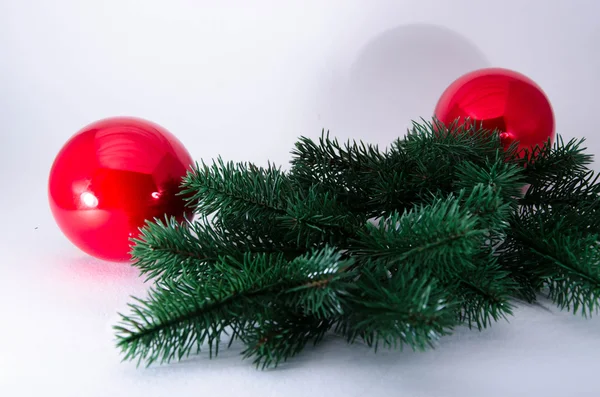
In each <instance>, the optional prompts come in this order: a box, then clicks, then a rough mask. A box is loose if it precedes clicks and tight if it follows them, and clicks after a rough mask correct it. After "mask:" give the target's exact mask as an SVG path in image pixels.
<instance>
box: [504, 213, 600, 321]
mask: <svg viewBox="0 0 600 397" xmlns="http://www.w3.org/2000/svg"><path fill="white" fill-rule="evenodd" d="M511 238H512V241H510V243H509V244H510V245H509V246H508V248H507V249H506V250H507V251H509V250H510V251H509V254H510V256H509V258H511V259H512V261H511V262H509V263H508V266H510V265H511V264H512V265H513V266H514V267H515V268H512V269H510V270H511V271H512V272H513V274H515V273H516V274H518V275H519V277H520V278H521V279H523V280H524V281H525V282H524V284H525V285H526V286H529V287H530V288H531V289H532V290H534V291H535V292H539V291H541V290H543V289H544V288H545V287H548V288H549V296H550V298H551V299H552V300H553V301H554V302H555V303H556V304H557V305H558V306H559V307H560V308H562V309H567V310H572V311H573V312H574V313H577V312H580V313H582V314H583V315H591V314H592V313H593V312H595V311H597V310H598V305H599V303H600V300H599V298H600V247H599V246H598V235H596V234H590V233H588V232H586V231H580V230H578V229H576V228H571V227H568V225H566V224H565V222H564V221H563V220H562V219H561V218H560V217H558V216H557V215H556V214H552V213H547V212H543V211H538V212H536V213H525V214H524V215H521V217H519V218H516V219H515V220H514V221H513V223H512V231H511ZM517 266H518V267H517Z"/></svg>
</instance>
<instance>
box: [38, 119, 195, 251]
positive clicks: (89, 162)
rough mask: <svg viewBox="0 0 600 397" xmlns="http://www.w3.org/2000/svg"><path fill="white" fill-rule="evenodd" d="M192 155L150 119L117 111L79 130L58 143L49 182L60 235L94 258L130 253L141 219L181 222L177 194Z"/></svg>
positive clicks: (183, 211)
mask: <svg viewBox="0 0 600 397" xmlns="http://www.w3.org/2000/svg"><path fill="white" fill-rule="evenodd" d="M191 165H192V158H191V156H190V154H189V153H188V152H187V150H186V149H185V147H184V146H183V145H182V144H181V142H180V141H179V140H178V139H177V138H175V136H173V135H172V134H171V133H169V132H168V131H167V130H165V129H164V128H162V127H161V126H159V125H157V124H154V123H152V122H149V121H146V120H142V119H137V118H131V117H115V118H109V119H104V120H100V121H97V122H95V123H92V124H90V125H88V126H86V127H84V128H83V129H81V130H80V131H79V132H77V133H76V134H75V135H74V136H73V137H72V138H71V139H70V140H69V141H68V142H67V143H66V144H65V145H64V146H63V147H62V149H61V150H60V152H59V153H58V155H57V156H56V159H55V161H54V164H53V165H52V169H51V171H50V179H49V186H48V195H49V200H50V208H51V210H52V214H53V216H54V218H55V219H56V222H57V224H58V226H59V227H60V229H61V230H62V232H63V233H64V234H65V236H66V237H67V238H68V239H69V240H70V241H71V242H72V243H73V244H75V245H76V246H77V247H79V248H80V249H81V250H83V251H84V252H86V253H88V254H89V255H92V256H94V257H97V258H100V259H104V260H110V261H126V260H128V259H129V258H130V250H131V247H130V245H131V241H130V239H131V238H132V237H137V236H138V234H139V228H140V227H141V226H143V225H144V224H145V222H146V220H153V219H154V218H164V217H165V215H168V216H175V217H177V218H178V219H180V220H181V221H183V219H184V217H185V216H186V208H185V202H184V200H183V198H182V197H181V196H180V195H179V192H180V184H181V179H182V177H183V176H184V175H185V174H186V172H187V171H188V170H189V169H190V167H191Z"/></svg>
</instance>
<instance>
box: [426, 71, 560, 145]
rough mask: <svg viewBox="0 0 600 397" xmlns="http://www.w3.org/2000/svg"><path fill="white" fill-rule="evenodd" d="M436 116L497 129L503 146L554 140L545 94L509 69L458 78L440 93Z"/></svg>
mask: <svg viewBox="0 0 600 397" xmlns="http://www.w3.org/2000/svg"><path fill="white" fill-rule="evenodd" d="M435 117H436V118H437V119H438V120H439V121H441V122H443V123H445V124H446V125H449V124H451V123H453V122H455V121H457V122H458V123H459V124H460V123H464V122H465V121H466V122H468V123H471V122H474V123H476V124H477V125H483V127H484V128H486V129H490V130H494V129H497V130H499V131H501V132H500V137H501V139H502V143H503V145H504V146H505V148H506V147H508V146H510V145H511V144H512V143H514V142H515V141H518V150H519V151H521V150H522V149H531V148H533V147H535V146H536V145H539V146H543V145H544V144H545V143H546V142H547V141H548V139H550V140H551V141H554V135H555V133H554V128H555V127H554V113H553V111H552V106H551V105H550V101H549V100H548V98H547V97H546V94H544V92H543V91H542V89H541V88H540V87H539V86H538V85H537V84H536V83H535V82H534V81H533V80H531V79H530V78H528V77H526V76H524V75H522V74H520V73H517V72H514V71H512V70H508V69H502V68H486V69H480V70H476V71H473V72H471V73H467V74H465V75H464V76H462V77H459V78H458V79H457V80H455V81H454V82H453V83H452V84H450V86H449V87H448V88H447V89H446V90H445V91H444V93H443V94H442V96H441V98H440V100H439V101H438V103H437V106H436V108H435ZM467 119H468V120H467Z"/></svg>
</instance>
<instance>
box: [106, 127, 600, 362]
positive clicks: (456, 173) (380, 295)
mask: <svg viewBox="0 0 600 397" xmlns="http://www.w3.org/2000/svg"><path fill="white" fill-rule="evenodd" d="M583 142H584V141H583V140H579V141H578V140H571V141H568V142H565V141H564V140H563V139H562V138H561V137H560V136H559V137H557V139H556V141H555V142H554V143H551V142H547V143H546V144H545V145H544V146H542V147H536V148H533V149H532V150H529V151H525V152H517V149H516V147H517V146H516V144H515V145H513V146H511V147H509V148H505V147H503V145H502V143H501V141H500V137H499V134H498V133H497V132H496V131H488V130H485V129H483V128H481V127H480V126H477V125H475V124H470V125H469V126H464V125H459V124H452V125H449V126H446V125H443V124H441V123H438V122H437V121H433V122H425V121H423V122H421V123H414V125H413V127H412V128H411V130H410V131H409V132H408V133H407V135H406V136H404V137H403V138H399V139H397V140H395V141H394V142H392V143H391V145H390V147H389V148H386V149H385V150H382V149H379V148H378V147H377V146H375V145H370V144H366V143H363V142H358V143H357V142H346V143H344V144H341V143H340V142H338V141H337V140H336V139H333V138H331V137H330V136H329V133H325V132H323V134H322V135H321V137H320V138H318V139H317V140H313V139H311V138H308V137H301V138H300V139H299V140H298V142H297V144H296V145H295V148H294V149H293V150H292V160H291V167H290V170H289V171H283V170H282V169H281V168H279V167H275V166H274V165H272V164H269V165H268V166H267V167H264V168H263V167H258V166H256V165H253V164H250V163H233V162H225V161H224V160H222V159H220V158H219V159H217V160H216V161H214V162H213V163H212V164H205V163H202V164H196V166H195V167H194V168H193V169H192V170H190V172H189V173H188V174H187V175H186V177H185V178H184V179H183V181H182V192H181V194H182V195H183V196H184V197H185V198H186V200H187V203H188V207H189V209H190V210H191V211H193V212H194V214H195V215H196V217H195V219H194V220H187V221H185V222H184V223H180V222H178V221H176V220H175V219H173V218H165V219H156V220H154V221H152V222H148V223H147V225H146V226H145V227H144V228H143V229H142V232H141V234H140V236H139V237H137V238H136V239H134V240H133V243H134V245H133V249H132V257H133V265H134V266H136V267H137V268H138V269H140V272H141V274H142V275H143V276H145V277H146V278H147V280H149V281H151V282H153V283H154V284H153V287H152V288H151V289H150V291H149V294H148V296H147V297H145V298H141V299H139V298H136V299H135V300H134V302H132V303H131V304H130V306H129V308H128V313H127V314H122V315H121V322H120V324H119V325H117V326H115V330H116V334H117V345H118V347H119V348H120V349H121V351H122V352H123V355H124V359H126V360H137V361H138V363H145V364H147V365H150V364H152V363H155V362H158V363H163V362H169V361H172V360H179V359H183V358H184V357H186V356H188V355H189V354H192V353H198V352H200V351H201V350H208V352H209V356H211V357H212V356H214V355H217V354H218V352H219V350H220V349H221V346H222V344H223V343H226V344H227V345H229V344H231V343H232V342H233V341H235V340H237V341H239V342H240V343H242V344H243V345H244V346H245V347H244V349H243V352H242V356H243V357H245V358H248V359H250V360H252V361H253V363H254V364H255V365H256V366H257V367H259V368H267V367H274V366H277V365H279V364H281V363H283V362H285V361H286V360H288V359H290V358H291V357H293V356H295V355H297V354H299V353H300V352H302V351H303V350H304V349H305V348H306V346H308V345H309V344H315V343H319V342H321V341H323V339H324V337H325V335H327V334H328V333H333V334H338V335H340V336H342V337H344V338H345V339H346V340H347V341H348V342H349V343H355V342H357V341H361V342H362V343H365V344H366V345H368V346H371V347H372V348H374V349H375V350H376V349H379V348H398V349H399V348H404V347H408V348H411V349H415V350H423V349H427V348H430V347H434V346H435V344H436V343H437V341H438V339H439V338H441V337H443V336H444V335H448V334H451V333H452V332H453V330H455V329H456V328H458V327H461V326H466V327H471V328H476V329H479V330H483V329H484V328H487V327H489V326H491V325H492V324H493V323H494V322H496V321H499V320H501V319H505V318H508V317H509V316H511V315H512V313H513V309H514V307H515V305H516V304H517V303H518V301H519V300H523V299H524V300H526V301H529V302H533V301H535V300H536V299H537V297H538V296H539V295H540V294H546V295H547V296H548V297H549V298H550V299H551V300H552V301H554V302H555V303H556V305H557V307H559V308H560V309H564V310H569V311H572V312H573V313H579V314H583V315H584V316H590V315H592V314H594V313H596V312H597V311H598V308H599V305H600V265H599V262H600V248H599V247H600V246H599V245H598V235H599V234H600V200H599V195H600V183H599V180H598V177H597V176H596V174H595V173H594V172H593V171H592V170H590V169H589V166H590V164H591V162H592V157H591V156H590V155H589V154H587V153H586V152H585V148H584V147H583V146H582V145H583Z"/></svg>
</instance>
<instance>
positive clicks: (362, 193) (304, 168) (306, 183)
mask: <svg viewBox="0 0 600 397" xmlns="http://www.w3.org/2000/svg"><path fill="white" fill-rule="evenodd" d="M292 155H293V157H292V160H291V164H292V168H291V177H292V178H293V179H294V180H295V181H297V182H298V183H299V185H300V186H302V187H303V188H304V189H305V190H308V189H315V188H318V189H319V190H320V191H322V192H325V193H329V194H332V195H334V196H336V197H337V198H338V200H339V201H340V203H342V204H343V205H344V206H345V207H347V208H348V209H349V210H350V211H353V212H358V213H363V214H365V213H366V214H369V212H370V211H371V208H370V206H369V190H370V189H369V186H368V185H366V184H365V183H364V181H365V180H366V179H368V178H370V177H371V176H372V175H374V174H376V173H377V172H378V171H379V170H380V169H381V168H382V167H384V165H385V162H386V160H387V154H386V153H382V152H381V151H380V150H379V149H378V147H377V146H374V145H367V144H365V143H363V142H360V143H356V142H352V143H351V142H347V143H345V144H344V145H342V144H341V143H340V142H339V141H338V140H337V139H331V138H330V137H329V132H327V133H326V134H325V132H324V131H323V133H322V135H321V138H320V139H319V141H318V142H314V141H313V140H312V139H310V138H306V137H301V138H300V139H299V141H298V142H297V143H296V147H295V149H294V150H293V151H292Z"/></svg>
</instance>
